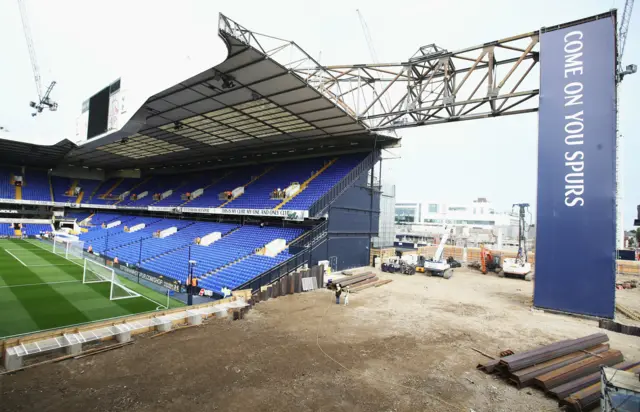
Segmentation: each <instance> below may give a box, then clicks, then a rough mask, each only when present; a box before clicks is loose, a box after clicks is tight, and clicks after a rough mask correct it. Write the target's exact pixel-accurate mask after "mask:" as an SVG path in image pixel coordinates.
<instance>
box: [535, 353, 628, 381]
mask: <svg viewBox="0 0 640 412" xmlns="http://www.w3.org/2000/svg"><path fill="white" fill-rule="evenodd" d="M623 360H624V358H623V356H622V352H620V351H619V350H613V349H611V350H608V351H606V352H603V353H602V354H601V355H600V356H599V357H598V356H591V357H589V358H587V359H583V360H581V361H578V362H574V363H571V364H569V365H567V366H563V367H562V368H560V369H557V370H554V371H552V372H548V373H545V374H543V375H540V376H538V377H536V378H535V379H534V382H535V385H536V386H538V387H539V388H541V389H543V390H545V391H548V390H550V389H552V388H554V387H556V386H559V385H562V384H565V383H567V382H570V381H572V380H574V379H578V378H582V377H584V376H586V375H588V374H590V373H592V372H595V371H597V370H600V367H601V366H602V365H604V366H611V365H615V364H616V363H620V362H622V361H623Z"/></svg>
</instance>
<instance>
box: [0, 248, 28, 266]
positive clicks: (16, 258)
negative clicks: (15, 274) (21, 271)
mask: <svg viewBox="0 0 640 412" xmlns="http://www.w3.org/2000/svg"><path fill="white" fill-rule="evenodd" d="M4 251H5V252H7V253H8V254H10V255H11V256H13V258H14V259H15V260H17V261H18V262H20V263H22V266H24V267H26V268H27V267H29V266H27V265H26V264H25V263H24V262H23V261H21V260H20V259H18V257H17V256H16V255H14V254H13V253H11V252H10V251H8V250H7V249H5V250H4Z"/></svg>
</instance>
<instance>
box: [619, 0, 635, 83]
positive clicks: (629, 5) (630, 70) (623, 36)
mask: <svg viewBox="0 0 640 412" xmlns="http://www.w3.org/2000/svg"><path fill="white" fill-rule="evenodd" d="M633 3H634V0H626V2H625V3H624V11H623V12H622V20H620V29H619V30H618V81H619V82H621V81H622V79H624V76H626V75H627V74H634V73H635V72H637V71H638V66H637V65H635V64H629V65H627V67H625V68H624V69H623V68H622V56H623V55H624V46H625V45H626V44H627V34H628V33H629V22H630V21H631V12H632V11H633Z"/></svg>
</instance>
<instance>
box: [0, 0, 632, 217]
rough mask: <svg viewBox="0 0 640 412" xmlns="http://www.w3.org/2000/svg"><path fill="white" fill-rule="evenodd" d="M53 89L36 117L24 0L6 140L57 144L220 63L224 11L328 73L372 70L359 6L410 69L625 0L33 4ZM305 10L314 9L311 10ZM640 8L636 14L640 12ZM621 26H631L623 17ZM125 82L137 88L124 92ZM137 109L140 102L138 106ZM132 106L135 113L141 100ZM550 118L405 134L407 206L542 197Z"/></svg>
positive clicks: (5, 87)
mask: <svg viewBox="0 0 640 412" xmlns="http://www.w3.org/2000/svg"><path fill="white" fill-rule="evenodd" d="M24 1H25V2H26V5H27V10H28V13H29V19H30V23H31V31H32V35H33V39H34V44H35V49H36V53H37V57H38V63H39V66H40V73H41V77H42V83H43V87H46V86H47V85H48V84H49V82H50V81H51V80H56V81H57V82H58V84H57V85H56V87H55V89H54V92H53V97H54V99H55V100H56V101H57V102H58V103H59V105H60V106H59V109H58V111H57V112H55V113H53V112H46V113H43V114H42V115H41V116H37V117H35V118H33V117H31V111H30V109H29V107H28V102H29V101H30V100H33V99H35V97H36V89H35V86H34V81H33V74H32V71H31V65H30V61H29V55H28V51H27V47H26V42H25V39H24V35H23V31H22V24H21V20H20V14H19V9H18V3H17V1H16V0H0V53H1V56H2V57H1V59H0V61H1V62H2V63H1V64H0V126H2V127H4V128H5V129H8V130H9V131H8V132H7V131H0V137H2V138H12V139H16V140H22V141H29V142H34V143H39V144H54V143H56V142H57V141H59V140H61V139H63V138H69V139H70V140H74V137H75V131H76V118H77V117H78V116H79V114H80V108H81V104H82V101H83V100H85V99H87V98H88V97H90V96H91V95H93V94H94V93H96V92H97V91H98V90H100V89H102V88H103V87H105V86H106V85H108V84H109V83H110V82H112V81H113V80H115V79H117V78H119V77H122V78H123V88H124V89H128V90H130V91H131V93H132V95H133V96H135V97H134V98H133V101H136V102H137V101H140V103H142V101H144V99H145V97H146V96H149V95H152V94H154V93H155V92H157V91H160V90H163V89H164V88H166V87H169V86H171V85H173V84H175V83H176V82H179V81H181V80H183V79H185V78H188V77H190V76H192V75H194V74H196V73H198V72H201V71H203V70H205V69H207V68H209V67H212V66H214V65H216V64H218V63H220V62H221V61H222V60H224V58H225V53H226V52H225V48H224V46H223V44H222V42H221V41H220V40H219V39H218V36H217V24H218V13H219V12H222V13H224V14H226V15H227V16H229V17H230V18H232V19H234V20H235V21H237V22H239V23H240V24H242V25H244V26H245V27H247V28H249V29H252V30H254V31H257V32H260V33H265V34H269V35H273V36H277V37H280V38H284V39H290V40H295V41H296V43H297V44H298V45H299V46H301V47H302V48H303V49H305V50H306V51H307V52H308V53H309V54H311V55H312V56H314V57H318V56H321V58H320V62H321V63H322V64H327V65H328V64H355V63H368V62H371V61H372V58H371V55H370V53H369V49H368V47H367V43H366V40H365V37H364V35H363V31H362V27H361V25H360V22H359V20H358V15H357V13H356V9H359V10H360V11H361V13H362V15H363V16H364V18H365V20H366V22H367V25H368V27H369V30H370V33H371V39H372V41H373V46H374V48H375V52H376V54H377V57H378V60H379V61H392V62H395V61H402V60H406V59H407V58H408V57H409V56H411V55H412V54H413V53H414V52H415V51H416V50H417V49H418V47H420V46H422V45H426V44H430V43H436V44H437V45H439V46H441V47H444V48H446V49H448V50H457V49H462V48H465V47H469V46H475V45H478V44H482V43H486V42H490V41H493V40H497V39H500V38H504V37H509V36H512V35H516V34H521V33H525V32H529V31H533V30H537V29H539V28H540V27H543V26H551V25H554V24H559V23H563V22H567V21H571V20H575V19H579V18H582V17H586V16H590V15H593V14H598V13H602V12H604V11H607V10H609V9H611V8H614V7H615V8H618V9H619V13H620V14H621V13H622V11H621V9H622V8H623V6H624V3H623V0H562V1H558V0H538V1H536V2H526V1H514V0H486V1H477V0H449V1H442V0H439V1H434V0H422V1H412V0H405V1H403V2H398V3H394V2H391V3H390V2H386V1H379V0H369V1H349V0H340V1H334V0H327V1H322V2H300V1H276V0H272V1H267V2H265V1H257V0H245V1H237V2H215V1H211V0H182V1H179V2H178V1H167V0H135V1H133V0H110V1H99V0H56V1H55V2H53V1H47V0H24ZM305 3H306V5H305ZM636 9H637V8H636ZM639 14H640V10H636V12H635V15H634V16H632V18H631V25H630V30H629V38H628V40H627V47H626V50H625V56H624V63H626V64H630V63H636V64H638V63H640V48H638V47H637V45H639V44H640V17H639ZM619 17H620V16H619ZM125 82H126V83H125ZM130 103H132V102H130ZM639 103H640V74H636V75H633V76H628V77H627V78H625V80H624V82H623V83H622V86H621V88H620V101H619V104H620V106H619V111H620V129H621V133H622V134H623V136H624V146H623V151H622V159H623V180H624V185H623V196H624V227H625V228H630V227H631V226H632V224H633V219H634V218H635V217H636V206H637V205H638V204H640V189H639V188H638V186H637V185H635V184H634V177H635V176H638V175H640V162H635V161H634V160H635V156H634V155H633V154H634V153H640V140H639V139H638V132H640V116H637V115H635V112H636V110H637V109H636V110H634V109H635V108H638V107H640V105H639ZM132 104H133V103H132ZM537 131H538V130H537V114H535V113H534V114H525V115H517V116H507V117H503V118H494V119H485V120H474V121H469V122H459V123H453V124H445V125H435V126H429V127H420V128H411V129H401V130H398V134H399V135H400V136H401V137H402V147H401V148H400V149H398V150H396V152H395V153H394V154H393V155H391V156H389V157H393V158H396V159H395V160H388V161H386V163H387V166H386V167H385V176H386V177H390V178H392V179H393V181H394V182H395V184H396V195H397V197H396V200H397V201H398V202H407V201H435V202H438V203H468V202H470V201H471V200H473V199H475V198H477V197H486V198H488V199H489V200H491V201H492V202H493V203H494V204H495V205H496V206H497V207H498V208H499V209H503V210H508V209H510V206H511V204H512V203H519V202H529V203H531V204H533V205H534V204H535V200H536V173H537V170H536V168H537V160H536V153H537Z"/></svg>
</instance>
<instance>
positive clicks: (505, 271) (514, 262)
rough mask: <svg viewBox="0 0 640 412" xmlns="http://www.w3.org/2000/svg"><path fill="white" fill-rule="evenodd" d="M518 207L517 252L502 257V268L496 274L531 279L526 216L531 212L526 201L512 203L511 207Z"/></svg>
mask: <svg viewBox="0 0 640 412" xmlns="http://www.w3.org/2000/svg"><path fill="white" fill-rule="evenodd" d="M516 207H517V208H518V254H517V255H516V257H515V258H504V259H503V262H502V270H501V271H500V272H499V273H498V276H500V277H504V276H514V277H520V278H523V279H524V280H527V281H531V280H532V279H533V273H532V267H531V263H530V262H528V254H527V235H526V233H527V229H528V227H529V225H527V221H526V216H527V213H528V214H529V218H531V212H529V210H528V209H529V204H528V203H517V204H514V205H513V208H514V209H515V208H516Z"/></svg>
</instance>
